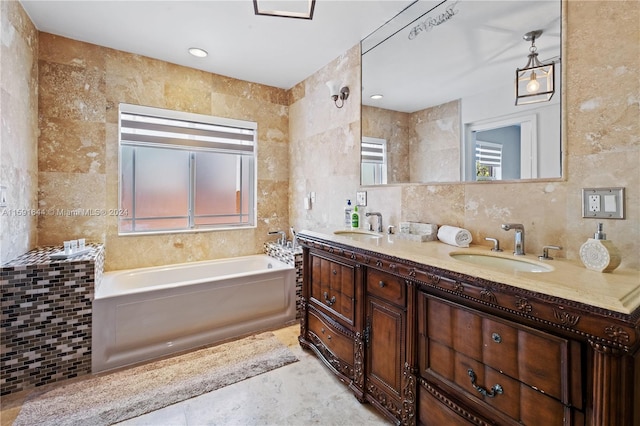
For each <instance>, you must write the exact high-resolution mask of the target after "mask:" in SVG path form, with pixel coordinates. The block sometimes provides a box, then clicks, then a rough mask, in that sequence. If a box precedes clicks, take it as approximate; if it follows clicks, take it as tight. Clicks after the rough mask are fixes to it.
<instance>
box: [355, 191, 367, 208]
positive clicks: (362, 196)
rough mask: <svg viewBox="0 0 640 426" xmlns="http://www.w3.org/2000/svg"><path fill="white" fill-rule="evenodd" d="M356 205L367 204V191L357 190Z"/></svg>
mask: <svg viewBox="0 0 640 426" xmlns="http://www.w3.org/2000/svg"><path fill="white" fill-rule="evenodd" d="M356 205H357V206H366V205H367V191H357V192H356Z"/></svg>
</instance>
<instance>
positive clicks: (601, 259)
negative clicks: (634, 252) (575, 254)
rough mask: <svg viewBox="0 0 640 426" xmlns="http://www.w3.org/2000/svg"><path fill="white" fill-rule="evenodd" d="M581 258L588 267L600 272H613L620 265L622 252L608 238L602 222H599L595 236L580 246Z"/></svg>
mask: <svg viewBox="0 0 640 426" xmlns="http://www.w3.org/2000/svg"><path fill="white" fill-rule="evenodd" d="M580 260H582V263H584V266H586V268H587V269H591V270H592V271H598V272H611V271H613V270H614V269H616V268H617V267H618V266H619V265H620V261H621V258H620V253H619V252H618V249H617V248H616V246H614V245H613V243H612V242H611V241H609V240H607V234H605V233H604V232H603V228H602V223H598V229H597V231H596V233H595V234H593V238H589V239H588V240H587V241H586V242H585V243H584V244H582V246H581V247H580Z"/></svg>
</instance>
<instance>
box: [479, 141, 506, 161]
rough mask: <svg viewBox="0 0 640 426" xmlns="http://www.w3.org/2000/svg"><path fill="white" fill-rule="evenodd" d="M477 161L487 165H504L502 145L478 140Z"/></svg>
mask: <svg viewBox="0 0 640 426" xmlns="http://www.w3.org/2000/svg"><path fill="white" fill-rule="evenodd" d="M476 161H478V163H480V164H482V165H485V166H492V167H500V166H502V145H500V144H497V143H491V142H484V141H476Z"/></svg>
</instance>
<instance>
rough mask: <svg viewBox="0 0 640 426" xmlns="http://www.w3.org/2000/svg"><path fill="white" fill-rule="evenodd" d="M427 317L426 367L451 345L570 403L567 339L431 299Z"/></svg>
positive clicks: (450, 348) (479, 361) (457, 352)
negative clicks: (568, 394)
mask: <svg viewBox="0 0 640 426" xmlns="http://www.w3.org/2000/svg"><path fill="white" fill-rule="evenodd" d="M426 321H427V339H428V344H429V349H428V350H429V351H430V352H432V353H430V354H429V357H428V359H429V362H430V363H431V364H430V366H429V367H428V368H433V366H434V365H437V364H439V363H440V362H441V357H439V356H435V354H437V353H438V352H446V351H447V350H450V351H451V353H455V354H458V355H461V356H464V357H466V358H468V359H472V360H475V361H477V362H478V363H481V364H482V365H483V369H484V368H485V367H487V368H491V369H493V370H495V371H500V372H502V373H503V374H504V375H505V376H507V377H510V378H512V379H514V380H516V381H518V382H521V383H523V384H525V385H528V386H530V387H532V388H535V389H538V390H539V391H540V392H542V393H545V394H547V395H550V396H553V397H554V398H556V399H558V400H560V401H563V402H565V403H567V404H568V403H569V401H568V400H567V393H568V392H567V389H568V383H567V382H568V379H567V377H568V375H569V372H568V361H567V356H568V352H569V348H568V341H567V340H565V339H561V338H559V337H556V336H552V335H549V334H546V333H543V332H540V331H536V330H532V329H529V328H528V327H524V326H520V325H517V324H515V323H511V322H507V321H503V320H499V319H496V318H493V317H490V316H488V315H485V314H482V313H479V312H476V311H472V310H469V309H464V308H461V307H457V306H456V305H451V304H448V303H445V302H442V301H438V300H436V299H433V298H428V301H427V319H426ZM456 356H457V355H456ZM576 358H577V357H576ZM574 362H579V358H578V359H576V360H574ZM445 375H446V374H445Z"/></svg>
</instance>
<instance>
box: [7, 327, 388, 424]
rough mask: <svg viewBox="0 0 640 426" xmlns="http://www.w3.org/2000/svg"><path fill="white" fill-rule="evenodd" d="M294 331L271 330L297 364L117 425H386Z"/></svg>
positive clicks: (9, 414) (9, 420)
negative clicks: (306, 349) (304, 344)
mask: <svg viewBox="0 0 640 426" xmlns="http://www.w3.org/2000/svg"><path fill="white" fill-rule="evenodd" d="M299 331H300V327H299V326H298V325H293V326H290V327H286V328H283V329H280V330H275V331H274V332H273V333H274V334H275V335H276V336H277V337H278V338H279V339H280V340H281V341H282V342H283V343H284V344H286V345H287V346H289V348H290V349H291V351H292V352H293V353H294V354H295V355H296V356H297V357H298V359H299V361H298V362H295V363H293V364H289V365H286V366H284V367H281V368H278V369H276V370H272V371H269V372H267V373H264V374H261V375H259V376H255V377H252V378H249V379H247V380H244V381H241V382H238V383H235V384H232V385H229V386H226V387H224V388H221V389H218V390H215V391H213V392H210V393H207V394H204V395H200V396H198V397H196V398H192V399H188V400H186V401H183V402H180V403H177V404H174V405H171V406H169V407H165V408H162V409H160V410H157V411H154V412H151V413H148V414H145V415H142V416H140V417H136V418H133V419H130V420H127V421H124V422H122V423H118V425H119V426H134V425H135V426H138V425H149V426H200V425H225V426H226V425H230V426H235V425H239V426H240V425H242V426H248V425H292V426H297V425H305V426H306V425H340V426H348V425H354V426H356V425H367V426H368V425H388V424H390V422H389V421H388V420H386V419H385V418H383V417H382V416H381V415H380V414H378V413H377V412H376V411H375V410H374V409H373V408H372V407H371V406H370V405H369V404H361V403H359V402H358V400H357V399H355V397H354V396H353V394H352V393H351V391H349V390H348V388H347V387H346V386H345V385H344V384H342V383H341V382H340V381H339V380H338V379H337V378H336V377H335V376H334V375H333V374H332V373H331V372H330V371H329V369H328V368H327V367H326V366H325V365H324V364H323V363H322V362H321V361H319V360H318V358H316V357H315V355H313V354H312V353H311V352H309V351H305V350H303V349H302V348H301V347H300V345H299V344H298V340H297V338H298V334H299ZM2 405H3V406H4V405H5V404H2ZM17 408H19V407H13V408H12V409H11V410H10V409H9V408H7V410H5V408H4V407H3V408H2V426H8V425H10V424H11V423H12V422H13V419H15V417H16V416H17V414H18V412H19V410H18V409H17ZM9 417H10V418H9Z"/></svg>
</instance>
